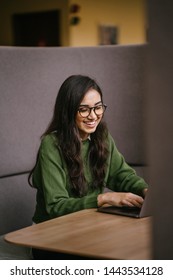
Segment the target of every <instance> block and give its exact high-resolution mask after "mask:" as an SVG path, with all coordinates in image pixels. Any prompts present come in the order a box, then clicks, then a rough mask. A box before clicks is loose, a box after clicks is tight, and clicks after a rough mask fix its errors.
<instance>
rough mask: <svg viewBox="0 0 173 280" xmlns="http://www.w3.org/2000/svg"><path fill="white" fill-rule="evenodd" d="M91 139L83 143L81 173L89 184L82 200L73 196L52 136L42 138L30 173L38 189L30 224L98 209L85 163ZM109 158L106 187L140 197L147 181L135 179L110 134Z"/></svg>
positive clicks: (64, 166) (62, 161)
mask: <svg viewBox="0 0 173 280" xmlns="http://www.w3.org/2000/svg"><path fill="white" fill-rule="evenodd" d="M89 142H90V140H89V139H87V140H85V141H83V142H82V148H81V153H82V159H83V163H84V174H85V178H86V181H87V183H88V192H87V194H86V195H85V196H84V197H75V196H74V195H73V194H72V192H71V188H70V181H69V176H68V172H67V169H66V164H65V161H64V159H63V157H62V154H61V153H60V151H59V150H58V148H57V147H55V136H54V134H53V133H52V134H50V135H47V136H45V137H44V138H43V139H42V142H41V145H40V149H39V155H38V162H37V165H36V167H35V169H34V173H33V185H34V187H35V188H37V198H36V199H37V205H36V210H35V213H34V217H33V221H34V222H35V223H40V222H42V221H45V220H48V219H52V218H55V217H58V216H62V215H65V214H69V213H72V212H76V211H79V210H82V209H87V208H96V207H97V196H98V194H99V193H101V191H100V190H93V189H92V188H91V187H89V186H90V185H91V183H92V176H91V170H90V168H89V163H88V160H87V158H88V157H87V154H88V149H89ZM108 143H109V156H108V159H107V160H108V168H107V171H106V176H105V185H106V186H107V187H108V188H109V189H111V190H113V191H116V192H133V193H136V194H138V195H142V191H143V189H144V188H146V187H147V184H146V182H145V181H144V180H143V179H142V178H140V177H138V176H137V175H136V173H135V171H134V169H132V168H131V167H130V166H129V165H127V163H126V162H125V160H124V158H123V156H122V155H121V154H120V153H119V151H118V150H117V148H116V145H115V143H114V140H113V138H112V137H111V135H110V134H109V135H108Z"/></svg>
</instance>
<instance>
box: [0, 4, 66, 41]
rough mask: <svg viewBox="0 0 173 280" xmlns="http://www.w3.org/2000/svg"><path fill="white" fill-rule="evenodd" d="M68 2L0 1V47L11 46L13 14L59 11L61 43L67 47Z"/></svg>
mask: <svg viewBox="0 0 173 280" xmlns="http://www.w3.org/2000/svg"><path fill="white" fill-rule="evenodd" d="M67 7H68V0H48V1H47V0H0V45H7V46H8V45H13V34H12V26H11V16H12V15H13V14H14V13H25V12H39V11H48V10H56V9H60V10H61V26H60V28H61V34H62V35H61V42H62V45H64V46H66V45H69V41H68V39H69V34H68V32H69V25H68V9H67Z"/></svg>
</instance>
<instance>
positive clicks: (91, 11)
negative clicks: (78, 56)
mask: <svg viewBox="0 0 173 280" xmlns="http://www.w3.org/2000/svg"><path fill="white" fill-rule="evenodd" d="M71 4H79V5H80V7H81V9H80V11H79V13H78V15H79V16H80V18H81V21H80V23H79V24H78V25H75V26H72V25H70V24H69V21H70V19H71V16H72V15H71V14H70V13H69V8H70V6H71ZM51 9H60V10H61V11H62V19H61V32H62V36H61V37H62V38H61V41H62V46H95V45H98V44H99V35H98V26H99V25H100V24H104V25H110V24H111V25H115V26H117V27H118V29H119V35H118V43H119V44H129V43H130V44H131V43H132V44H133V43H143V42H145V41H146V16H145V0H94V1H93V0H49V1H47V0H0V45H13V38H12V37H13V35H12V26H11V15H12V14H13V13H24V12H34V11H46V10H51Z"/></svg>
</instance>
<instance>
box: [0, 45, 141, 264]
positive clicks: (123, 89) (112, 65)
mask: <svg viewBox="0 0 173 280" xmlns="http://www.w3.org/2000/svg"><path fill="white" fill-rule="evenodd" d="M145 57H146V46H145V45H129V46H98V47H83V48H58V47H57V48H56V47H55V48H27V47H24V48H22V47H0V128H1V137H0V155H1V156H0V234H1V235H2V234H5V233H7V232H9V231H13V230H16V229H18V228H21V227H25V226H28V225H30V224H31V223H32V215H33V211H34V205H35V191H34V190H33V189H32V188H30V187H29V185H28V183H27V174H28V171H29V170H30V169H31V168H32V166H33V164H34V161H35V156H36V152H37V149H38V146H39V143H40V142H39V141H40V139H39V138H40V136H41V134H42V133H43V131H44V130H45V128H46V127H47V125H48V122H49V120H50V118H51V115H52V110H53V105H54V102H55V98H56V95H57V92H58V89H59V87H60V85H61V83H62V82H63V81H64V80H65V79H66V78H67V77H68V76H69V75H72V74H85V75H89V76H91V77H93V78H95V79H96V80H97V81H98V83H99V84H100V86H101V88H102V89H103V92H104V102H105V103H106V104H107V105H108V110H107V112H106V116H105V117H106V120H107V123H108V125H109V128H110V131H111V133H112V135H113V137H114V139H115V141H116V143H117V146H118V148H119V150H120V151H121V153H122V154H123V155H124V156H125V158H126V160H127V162H129V163H130V164H132V165H133V166H135V167H136V168H137V172H139V175H142V176H145V175H144V173H143V171H144V168H143V167H142V165H143V164H144V163H145V149H144V141H143V140H144V139H145V137H144V136H145V129H144V121H145V120H144V116H145V114H144V106H143V105H144V104H143V97H144V94H145ZM6 246H7V247H8V248H7V247H6V251H5V250H4V249H2V248H1V247H0V252H1V254H2V250H4V255H3V256H2V257H1V258H4V259H5V258H8V257H9V258H17V257H16V255H15V256H14V254H13V256H12V255H10V256H8V254H7V256H5V253H6V252H8V249H9V250H12V252H16V251H15V250H14V248H15V247H12V245H9V244H6ZM9 246H11V247H9ZM15 249H16V248H15ZM18 249H19V248H18ZM20 249H21V250H25V248H24V249H22V248H20ZM18 253H19V252H18ZM24 253H25V252H24ZM18 256H19V258H22V256H24V255H20V253H19V255H18ZM25 257H26V255H25V256H24V258H25ZM27 257H28V256H27Z"/></svg>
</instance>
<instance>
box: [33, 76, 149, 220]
mask: <svg viewBox="0 0 173 280" xmlns="http://www.w3.org/2000/svg"><path fill="white" fill-rule="evenodd" d="M105 110H106V105H105V104H104V102H103V96H102V91H101V89H100V87H99V86H98V84H97V83H96V82H95V81H94V80H93V79H91V78H89V77H87V76H82V75H73V76H70V77H69V78H67V79H66V80H65V81H64V83H63V84H62V86H61V87H60V90H59V92H58V95H57V99H56V103H55V108H54V114H53V118H52V120H51V122H50V125H49V127H48V128H47V130H46V131H45V133H44V134H43V136H42V140H41V145H40V148H39V152H38V156H37V161H36V165H35V167H34V169H33V170H32V172H31V174H30V177H32V185H33V186H34V187H35V188H36V189H37V205H36V210H35V213H34V217H33V221H34V222H35V223H40V222H42V221H45V220H48V219H52V218H55V217H58V216H62V215H66V214H69V213H72V212H75V211H79V210H82V209H86V208H95V207H100V206H103V205H104V204H109V205H116V206H123V205H128V206H138V207H141V205H142V203H143V197H144V196H145V192H146V190H147V187H148V186H147V184H146V182H145V181H144V180H143V179H142V178H140V177H138V176H137V175H136V173H135V171H134V170H133V169H132V168H131V167H130V166H128V164H127V163H126V162H125V160H124V158H123V156H122V155H121V154H120V153H119V151H118V150H117V148H116V145H115V143H114V140H113V138H112V137H111V135H110V133H109V132H108V129H107V126H106V124H105V122H104V120H103V116H104V112H105ZM105 187H108V188H109V189H111V190H112V191H113V192H107V193H104V188H105Z"/></svg>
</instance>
